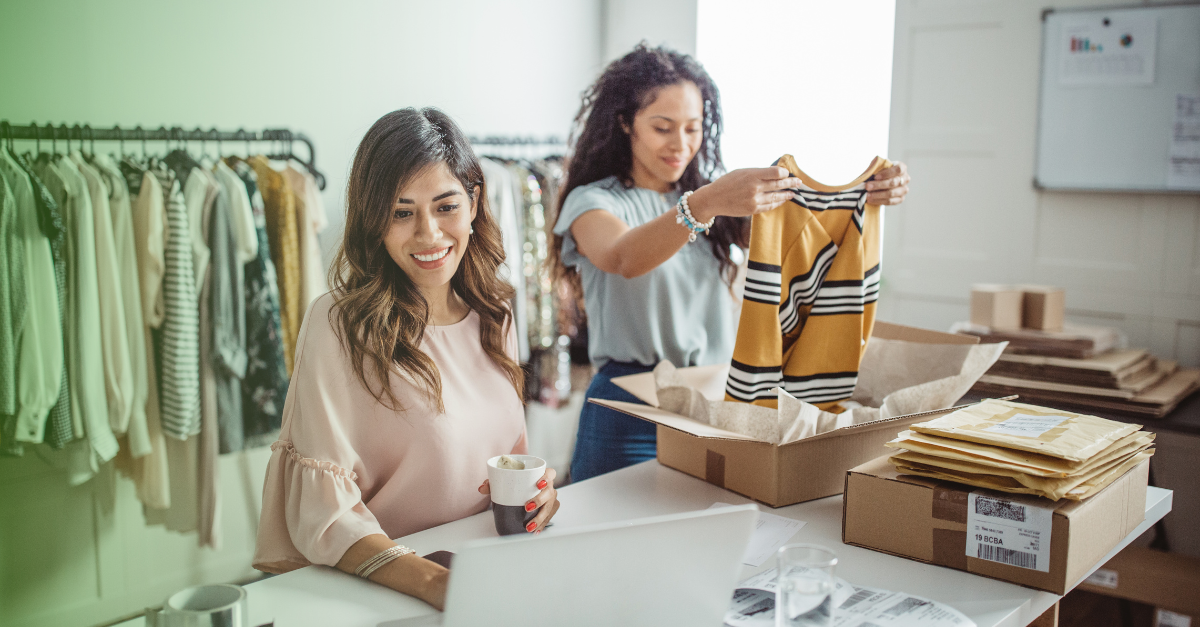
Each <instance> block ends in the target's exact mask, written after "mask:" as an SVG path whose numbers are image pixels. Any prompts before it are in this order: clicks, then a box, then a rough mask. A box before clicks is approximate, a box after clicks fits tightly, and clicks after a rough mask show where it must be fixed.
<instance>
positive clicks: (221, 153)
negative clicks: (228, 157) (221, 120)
mask: <svg viewBox="0 0 1200 627" xmlns="http://www.w3.org/2000/svg"><path fill="white" fill-rule="evenodd" d="M209 133H212V136H213V139H214V140H216V142H217V161H220V160H221V158H222V157H224V156H225V151H224V150H222V149H221V132H220V131H218V130H217V127H215V126H214V127H213V128H212V130H211V131H209Z"/></svg>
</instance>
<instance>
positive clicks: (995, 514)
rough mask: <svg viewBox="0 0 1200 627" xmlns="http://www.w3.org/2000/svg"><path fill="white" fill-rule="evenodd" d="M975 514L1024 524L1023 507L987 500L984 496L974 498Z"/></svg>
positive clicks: (1016, 504) (1017, 504)
mask: <svg viewBox="0 0 1200 627" xmlns="http://www.w3.org/2000/svg"><path fill="white" fill-rule="evenodd" d="M975 513H976V514H979V515H981V516H991V517H992V518H1004V519H1005V520H1015V521H1016V522H1025V506H1024V505H1021V504H1020V503H1013V502H1010V501H1002V500H999V499H989V498H987V497H985V496H978V497H976V498H975Z"/></svg>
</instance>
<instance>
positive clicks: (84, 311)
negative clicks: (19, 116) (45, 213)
mask: <svg viewBox="0 0 1200 627" xmlns="http://www.w3.org/2000/svg"><path fill="white" fill-rule="evenodd" d="M34 169H35V170H36V171H37V173H38V178H40V179H41V180H42V182H43V183H45V184H46V187H47V188H48V189H49V190H50V193H51V194H52V195H53V196H54V200H55V202H57V203H58V206H59V207H60V208H62V209H63V216H64V218H65V220H64V222H65V226H66V229H67V238H66V254H65V257H66V259H67V279H68V280H67V324H66V325H64V328H65V329H67V330H68V333H67V341H66V347H67V355H66V356H67V365H68V370H67V374H68V376H69V380H70V387H71V422H72V426H73V428H74V430H75V434H76V436H77V437H84V436H85V435H86V437H87V441H86V442H85V443H80V444H79V445H77V446H74V447H71V446H68V447H67V449H68V456H69V457H70V458H71V459H72V460H73V461H72V463H71V468H72V469H71V476H70V479H69V480H70V482H71V484H72V485H78V484H79V483H82V482H83V481H86V480H87V479H88V478H90V475H91V474H94V473H95V471H96V470H98V469H99V465H100V464H101V463H104V462H107V461H108V460H110V459H112V458H113V457H114V456H115V455H116V454H117V449H118V445H117V439H116V437H114V436H113V432H112V427H111V425H110V422H109V417H108V398H107V393H106V391H105V378H104V349H103V347H102V344H101V339H100V336H101V326H100V316H98V315H96V313H97V312H98V311H100V287H99V281H98V278H97V276H96V231H95V226H94V216H93V214H92V201H91V196H90V195H89V194H88V190H87V181H86V180H85V179H84V178H83V175H82V174H80V172H79V168H78V167H76V166H75V163H74V162H73V161H71V160H70V159H59V160H58V161H56V162H45V163H43V162H40V161H39V162H38V163H37V164H36V165H35V168H34Z"/></svg>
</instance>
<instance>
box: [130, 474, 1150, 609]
mask: <svg viewBox="0 0 1200 627" xmlns="http://www.w3.org/2000/svg"><path fill="white" fill-rule="evenodd" d="M559 500H560V501H561V502H562V509H560V510H559V512H558V515H557V516H555V518H554V523H555V527H557V528H560V529H561V528H567V527H573V526H579V525H590V524H595V523H603V522H612V521H618V520H627V519H630V518H641V517H645V516H655V515H659V514H672V513H678V512H686V511H693V510H699V509H706V508H708V507H709V506H711V505H712V504H713V503H716V502H724V503H731V504H741V503H750V502H752V501H750V500H749V499H747V498H745V497H743V496H740V495H738V494H734V493H733V492H729V491H727V490H724V489H721V488H718V487H716V486H713V485H710V484H708V483H705V482H703V481H700V480H699V479H696V478H694V477H691V476H689V475H685V474H683V473H681V472H678V471H675V470H672V469H670V468H667V467H665V466H661V465H659V464H658V462H656V461H648V462H645V463H642V464H638V465H636V466H631V467H629V468H625V469H622V470H619V471H616V472H613V473H609V474H607V475H602V476H600V477H596V478H594V479H590V480H588V481H583V482H580V483H577V484H572V485H569V486H566V487H564V488H562V489H561V490H559ZM759 507H761V508H762V509H763V510H764V511H769V512H771V513H774V514H777V515H780V516H786V517H788V518H794V519H796V520H802V521H804V522H805V523H807V524H806V525H805V526H804V527H803V528H802V529H800V530H799V531H798V532H796V535H795V536H794V537H793V538H792V540H791V542H811V543H816V544H822V545H825V546H828V547H830V548H832V549H833V550H834V551H835V552H836V553H837V554H838V566H837V575H838V576H839V577H841V578H843V579H846V580H847V581H849V582H850V583H852V584H859V585H865V586H871V587H874V588H883V589H886V590H892V591H897V592H908V593H910V594H914V595H917V596H923V597H927V598H930V599H934V600H936V601H940V602H942V603H947V604H949V605H951V606H953V607H954V608H956V609H958V610H959V611H961V612H963V613H964V614H966V615H967V616H969V617H970V618H971V620H973V621H975V623H976V624H977V625H979V627H1023V626H1024V625H1028V624H1029V623H1030V622H1031V621H1032V620H1034V619H1035V618H1037V617H1038V616H1040V615H1041V614H1042V613H1043V612H1045V611H1046V610H1047V609H1048V608H1050V607H1051V606H1052V605H1054V604H1055V603H1056V602H1058V600H1059V598H1060V597H1059V596H1058V595H1055V594H1051V593H1049V592H1040V591H1037V590H1032V589H1030V588H1024V587H1021V586H1018V585H1015V584H1010V583H1005V582H1002V581H997V580H994V579H988V578H986V577H980V576H978V575H972V574H970V573H965V572H962V571H957V570H952V569H949V568H942V567H940V566H932V565H929V564H922V563H920V562H915V561H912V560H907V559H904V558H900V557H894V556H891V555H887V554H884V553H879V552H876V551H871V550H869V549H864V548H859V547H855V546H848V545H845V544H842V542H841V524H842V497H841V496H831V497H829V498H824V499H819V500H816V501H810V502H808V503H800V504H797V505H791V506H788V507H781V508H779V509H771V508H769V507H766V506H763V505H761V504H760V505H759ZM1170 511H1171V492H1170V491H1169V490H1163V489H1160V488H1149V491H1148V492H1147V494H1146V519H1145V520H1144V521H1143V522H1142V524H1141V525H1140V526H1138V528H1137V529H1136V530H1135V531H1134V532H1133V533H1131V534H1129V536H1128V537H1126V538H1125V539H1124V540H1123V541H1122V542H1121V544H1120V546H1118V547H1116V548H1114V549H1113V550H1112V552H1111V553H1109V556H1108V557H1111V556H1112V555H1115V554H1116V553H1117V552H1118V551H1120V550H1121V549H1122V548H1124V547H1125V546H1126V545H1128V544H1129V543H1130V542H1132V541H1133V539H1134V538H1137V537H1138V536H1139V535H1141V534H1142V533H1143V532H1145V531H1146V530H1147V529H1149V528H1150V527H1151V526H1152V525H1153V524H1154V523H1155V522H1157V521H1158V520H1159V519H1161V518H1162V517H1163V516H1165V515H1166V514H1167V513H1168V512H1170ZM555 527H551V528H550V529H548V530H547V531H546V533H552V532H553V531H554V529H555ZM495 535H496V532H495V529H494V527H493V523H492V515H491V513H490V512H484V513H482V514H479V515H477V516H472V517H470V518H464V519H462V520H458V521H455V522H452V523H448V524H445V525H442V526H440V527H435V528H433V529H428V530H426V531H422V532H420V533H415V534H413V535H410V536H406V537H403V538H398V539H397V542H399V543H400V544H404V545H406V546H409V547H411V548H413V549H415V550H416V551H417V553H418V554H420V555H425V554H428V553H431V552H433V551H437V550H447V551H458V550H459V548H460V547H461V546H462V545H463V544H464V543H466V542H468V541H470V540H474V539H478V538H487V537H494V536H495ZM1108 557H1106V558H1105V559H1104V560H1102V561H1101V562H1100V563H1099V564H1097V565H1096V566H1097V567H1098V566H1101V565H1103V564H1104V562H1106V561H1108ZM772 566H773V560H768V561H767V562H766V563H764V564H763V565H762V566H759V567H757V568H754V567H750V566H745V567H743V570H742V577H743V578H745V577H749V576H750V575H752V574H754V573H757V572H759V571H762V570H766V569H768V568H771V567H772ZM666 568H668V566H667V565H664V569H666ZM246 590H247V592H248V593H249V602H250V615H251V618H252V621H251V624H252V625H259V624H262V623H266V622H269V621H271V620H274V621H275V625H276V627H307V626H309V625H311V626H314V627H315V626H321V627H324V626H326V625H342V626H344V627H376V625H378V624H379V623H380V622H384V621H390V620H395V619H398V618H406V617H410V616H418V615H421V614H428V613H432V612H433V611H434V609H433V608H432V607H430V606H429V605H426V604H425V603H424V602H421V601H418V600H416V599H414V598H411V597H408V596H405V595H402V594H399V593H397V592H394V591H392V590H389V589H387V588H384V587H383V586H379V585H376V584H373V583H370V582H367V581H363V580H361V579H358V578H355V577H353V576H351V575H347V574H345V573H342V572H340V571H337V570H334V569H332V568H327V567H323V566H310V567H308V568H302V569H300V570H296V571H293V572H290V573H287V574H285V575H279V576H276V577H271V578H269V579H264V580H261V581H257V582H255V583H252V584H250V585H248V586H247V587H246ZM139 624H141V619H136V621H130V622H129V623H125V624H123V625H130V626H136V625H139Z"/></svg>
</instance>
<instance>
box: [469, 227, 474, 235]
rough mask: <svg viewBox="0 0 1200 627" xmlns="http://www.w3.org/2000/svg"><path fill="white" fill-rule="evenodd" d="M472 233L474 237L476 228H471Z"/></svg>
mask: <svg viewBox="0 0 1200 627" xmlns="http://www.w3.org/2000/svg"><path fill="white" fill-rule="evenodd" d="M470 232H471V234H472V235H473V234H474V233H475V227H471V231H470Z"/></svg>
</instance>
